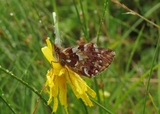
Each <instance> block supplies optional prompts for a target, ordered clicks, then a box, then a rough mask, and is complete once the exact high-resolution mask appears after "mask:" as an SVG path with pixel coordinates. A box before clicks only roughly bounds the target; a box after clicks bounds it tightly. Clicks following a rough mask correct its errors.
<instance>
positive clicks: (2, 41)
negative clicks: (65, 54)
mask: <svg viewBox="0 0 160 114" xmlns="http://www.w3.org/2000/svg"><path fill="white" fill-rule="evenodd" d="M121 3H123V4H125V5H126V6H127V7H129V8H130V9H132V10H133V11H135V12H137V13H139V14H141V15H142V16H144V17H146V18H147V19H149V20H151V21H152V22H154V23H157V25H160V18H159V15H160V2H159V1H158V0H154V1H152V0H148V1H145V0H141V1H139V0H136V1H132V2H131V1H130V2H129V1H127V0H123V1H122V0H121ZM0 4H1V6H0V114H11V113H17V114H30V113H32V112H33V110H34V108H35V105H36V101H37V99H38V95H37V94H35V92H33V90H32V88H30V86H31V87H34V88H35V89H36V90H38V93H39V92H40V91H41V89H42V88H43V85H44V83H45V81H46V77H45V75H46V72H47V70H48V69H49V68H50V65H49V63H48V62H47V60H46V59H45V57H44V56H43V54H42V52H41V48H42V47H43V46H45V45H46V44H45V38H46V37H50V38H51V40H52V43H53V42H54V39H55V35H54V23H53V18H52V12H53V11H56V12H57V16H58V21H59V29H60V32H61V36H62V38H63V46H64V47H68V46H73V45H77V41H78V40H79V39H80V38H84V39H86V41H87V42H95V43H96V40H97V39H96V38H97V36H99V42H98V46H100V47H106V48H111V49H113V50H114V51H115V52H116V57H115V59H114V61H113V63H112V65H111V66H110V67H109V68H108V69H107V70H106V71H104V72H103V73H101V74H100V75H99V76H97V77H95V78H92V79H86V78H84V79H85V80H86V82H87V83H88V85H90V87H91V88H93V89H94V90H95V91H96V92H97V99H96V101H97V102H98V103H100V104H101V105H103V106H104V107H105V109H107V110H109V111H110V112H112V113H113V114H142V113H145V114H158V113H160V108H159V107H160V67H159V66H160V64H159V60H160V59H159V51H158V49H159V45H158V39H159V38H160V34H159V29H158V28H156V27H155V26H153V25H152V24H150V23H148V22H146V21H144V20H142V19H141V18H139V17H138V16H136V15H132V14H126V12H127V11H126V10H125V9H123V8H122V7H120V6H118V5H116V4H115V3H113V2H111V1H107V2H106V1H101V2H100V1H98V0H94V1H90V0H82V1H74V0H73V1H72V0H65V1H62V0H60V1H54V0H50V1H49V0H48V1H46V0H31V1H29V0H28V1H22V0H0ZM76 9H77V10H76ZM77 11H78V12H77ZM104 14H105V15H104ZM101 20H102V21H103V23H102V26H101V24H100V23H101ZM150 71H151V72H150ZM10 72H12V73H13V74H14V75H15V77H13V75H11V74H10ZM17 78H20V79H21V80H23V81H24V83H23V82H22V81H18V80H17ZM27 84H28V85H27ZM26 85H27V86H26ZM147 88H148V90H147ZM106 93H107V94H109V95H110V96H108V95H106ZM146 95H147V96H146ZM42 97H43V100H41V101H40V103H39V105H38V109H37V111H36V114H50V113H51V110H50V107H49V106H46V105H45V101H47V100H48V95H47V94H46V93H42ZM68 103H69V107H68V108H69V112H70V113H71V114H75V113H77V114H106V113H107V112H106V111H105V110H103V109H102V108H101V107H100V105H97V104H95V106H94V107H91V108H89V107H85V105H84V104H83V102H81V100H79V99H77V98H76V97H75V96H74V94H73V92H72V90H71V89H70V87H69V86H68ZM51 108H52V105H51ZM63 113H64V109H63V107H62V106H60V105H59V108H58V111H57V114H63Z"/></svg>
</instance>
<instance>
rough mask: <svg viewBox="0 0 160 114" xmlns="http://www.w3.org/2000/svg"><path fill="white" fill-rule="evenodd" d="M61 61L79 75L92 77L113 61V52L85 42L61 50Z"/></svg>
mask: <svg viewBox="0 0 160 114" xmlns="http://www.w3.org/2000/svg"><path fill="white" fill-rule="evenodd" d="M62 53H63V54H64V55H65V57H64V56H63V61H64V62H65V65H67V66H68V67H69V68H70V69H71V70H73V71H74V72H76V73H78V74H79V75H83V76H87V77H92V76H94V75H97V74H98V73H100V72H102V71H103V70H105V69H106V68H107V67H108V66H109V65H110V64H111V62H112V61H113V58H114V56H115V52H114V51H112V50H110V49H106V48H98V47H97V46H96V45H95V44H93V43H87V44H83V45H79V46H75V47H69V48H65V49H64V50H62Z"/></svg>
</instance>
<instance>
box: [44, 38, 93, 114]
mask: <svg viewBox="0 0 160 114" xmlns="http://www.w3.org/2000/svg"><path fill="white" fill-rule="evenodd" d="M46 42H47V46H45V47H43V48H42V52H43V54H44V56H45V57H46V58H47V60H48V61H49V62H50V63H51V66H52V68H51V69H50V70H48V72H47V74H46V77H47V81H46V87H47V91H48V93H49V95H50V98H49V100H48V105H49V104H50V103H51V102H52V101H53V100H54V105H53V112H56V111H57V108H58V97H59V101H60V103H61V105H63V106H64V108H65V111H66V113H68V110H67V106H68V104H67V86H66V84H67V83H68V84H69V85H70V86H71V88H72V90H73V92H74V94H75V95H76V97H77V98H81V99H82V101H83V102H84V103H85V105H86V106H93V103H92V102H91V100H90V99H89V96H88V95H90V96H91V97H95V96H96V93H95V92H94V91H93V90H92V89H91V88H90V87H89V86H88V85H87V84H86V82H85V81H84V80H83V79H82V78H81V77H80V76H79V75H78V74H77V73H75V72H74V71H72V70H70V69H69V68H68V67H67V66H62V65H61V64H60V63H59V62H57V60H56V58H55V57H54V56H53V53H54V50H53V49H52V45H51V43H50V41H49V39H47V40H46Z"/></svg>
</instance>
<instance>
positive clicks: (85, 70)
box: [84, 68, 90, 76]
mask: <svg viewBox="0 0 160 114" xmlns="http://www.w3.org/2000/svg"><path fill="white" fill-rule="evenodd" d="M84 73H85V74H86V75H87V76H90V75H89V74H88V71H87V68H84Z"/></svg>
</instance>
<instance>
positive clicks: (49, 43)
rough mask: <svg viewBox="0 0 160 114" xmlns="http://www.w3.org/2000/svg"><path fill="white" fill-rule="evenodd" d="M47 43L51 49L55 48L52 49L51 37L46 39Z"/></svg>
mask: <svg viewBox="0 0 160 114" xmlns="http://www.w3.org/2000/svg"><path fill="white" fill-rule="evenodd" d="M46 43H47V46H48V48H49V49H50V50H51V51H53V50H52V44H51V42H50V40H49V38H47V39H46Z"/></svg>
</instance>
